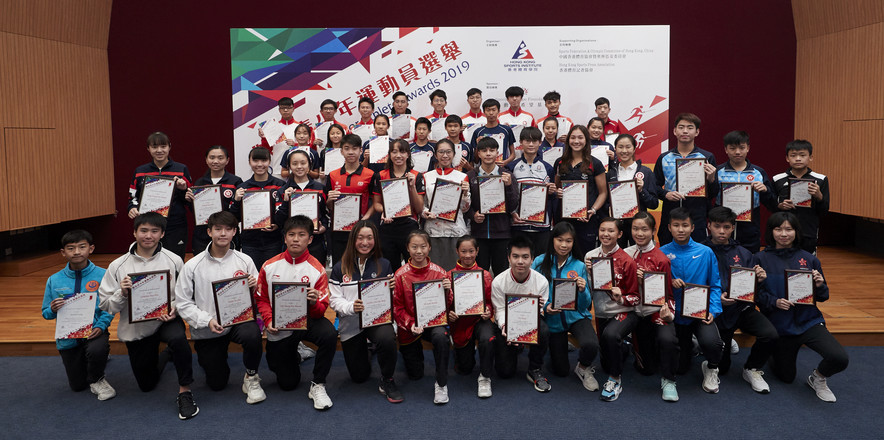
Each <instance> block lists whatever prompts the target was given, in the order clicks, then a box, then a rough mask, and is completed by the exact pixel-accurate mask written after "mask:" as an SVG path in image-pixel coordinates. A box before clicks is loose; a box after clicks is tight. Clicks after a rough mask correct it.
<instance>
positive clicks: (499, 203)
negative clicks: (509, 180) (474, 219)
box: [476, 176, 506, 215]
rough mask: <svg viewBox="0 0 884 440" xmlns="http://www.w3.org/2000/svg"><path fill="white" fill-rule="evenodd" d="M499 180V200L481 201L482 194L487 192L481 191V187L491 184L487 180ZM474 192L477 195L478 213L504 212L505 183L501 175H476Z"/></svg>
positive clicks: (482, 199)
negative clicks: (486, 207) (489, 206)
mask: <svg viewBox="0 0 884 440" xmlns="http://www.w3.org/2000/svg"><path fill="white" fill-rule="evenodd" d="M495 181H496V182H500V186H501V191H500V194H501V200H492V201H491V202H490V203H483V201H484V196H483V194H487V191H485V192H483V191H482V187H483V186H485V187H487V186H488V185H491V183H488V182H495ZM476 192H477V193H478V196H479V213H480V214H484V215H493V214H506V185H505V184H504V183H503V176H477V177H476ZM488 205H492V206H493V207H492V208H489V209H483V208H484V207H485V206H488Z"/></svg>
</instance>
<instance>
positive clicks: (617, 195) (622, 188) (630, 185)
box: [608, 180, 638, 219]
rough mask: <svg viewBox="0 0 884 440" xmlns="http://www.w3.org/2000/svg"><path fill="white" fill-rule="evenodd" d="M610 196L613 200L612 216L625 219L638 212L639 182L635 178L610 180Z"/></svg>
mask: <svg viewBox="0 0 884 440" xmlns="http://www.w3.org/2000/svg"><path fill="white" fill-rule="evenodd" d="M608 197H609V198H610V200H611V217H614V218H616V219H624V218H633V217H635V215H636V214H638V184H636V182H635V180H625V181H622V182H608Z"/></svg>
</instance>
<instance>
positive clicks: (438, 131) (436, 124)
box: [430, 118, 448, 141]
mask: <svg viewBox="0 0 884 440" xmlns="http://www.w3.org/2000/svg"><path fill="white" fill-rule="evenodd" d="M430 123H431V124H432V125H431V126H430V140H431V141H439V140H442V139H445V138H447V137H448V131H447V130H445V118H430Z"/></svg>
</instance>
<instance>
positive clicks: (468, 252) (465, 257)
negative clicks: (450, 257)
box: [457, 240, 479, 267]
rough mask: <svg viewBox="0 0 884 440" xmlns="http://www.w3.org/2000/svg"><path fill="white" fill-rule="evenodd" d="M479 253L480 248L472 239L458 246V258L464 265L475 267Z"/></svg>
mask: <svg viewBox="0 0 884 440" xmlns="http://www.w3.org/2000/svg"><path fill="white" fill-rule="evenodd" d="M478 254H479V248H477V247H476V244H475V243H473V241H472V240H466V241H464V242H463V243H461V244H460V246H458V247H457V259H458V261H460V265H461V266H463V267H473V264H475V263H476V255H478Z"/></svg>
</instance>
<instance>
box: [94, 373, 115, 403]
mask: <svg viewBox="0 0 884 440" xmlns="http://www.w3.org/2000/svg"><path fill="white" fill-rule="evenodd" d="M89 391H92V394H95V395H96V396H98V400H108V399H113V397H114V396H116V395H117V391H116V390H114V387H112V386H110V384H109V383H107V379H105V378H103V377H102V378H101V379H98V382H95V383H91V384H89Z"/></svg>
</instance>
